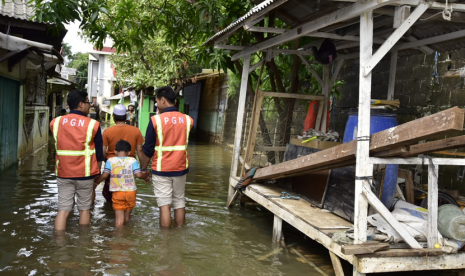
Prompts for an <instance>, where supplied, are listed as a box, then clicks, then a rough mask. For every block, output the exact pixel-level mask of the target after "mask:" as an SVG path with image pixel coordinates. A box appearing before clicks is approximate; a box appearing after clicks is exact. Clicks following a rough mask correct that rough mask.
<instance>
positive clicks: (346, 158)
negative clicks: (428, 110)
mask: <svg viewBox="0 0 465 276" xmlns="http://www.w3.org/2000/svg"><path fill="white" fill-rule="evenodd" d="M464 113H465V112H464V110H463V109H461V108H458V107H453V108H450V109H447V110H444V111H441V112H438V113H436V114H433V115H430V116H427V117H423V118H420V119H417V120H414V121H411V122H408V123H405V124H402V125H399V126H396V127H393V128H390V129H387V130H384V131H381V132H378V133H375V134H373V135H371V136H370V156H373V157H409V156H416V155H419V154H425V153H429V152H434V151H440V150H447V149H454V148H460V147H465V136H457V137H452V138H446V139H441V140H437V141H432V142H427V143H422V144H415V143H416V142H418V141H420V140H426V139H430V138H434V137H438V136H441V135H445V134H456V133H459V132H460V131H462V130H463V124H464V117H465V115H464ZM356 150H357V141H356V140H354V141H351V142H349V143H345V144H341V145H338V146H335V147H332V148H329V149H325V150H322V151H319V152H315V153H312V154H309V155H306V156H302V157H299V158H297V159H294V160H290V161H286V162H283V163H280V164H277V165H274V166H269V167H265V168H261V169H258V170H257V172H256V173H255V176H254V178H253V179H254V180H256V181H266V180H272V179H280V178H286V177H291V176H297V175H302V174H305V173H308V172H311V171H319V170H327V169H333V168H340V167H346V166H351V165H354V164H355V153H356Z"/></svg>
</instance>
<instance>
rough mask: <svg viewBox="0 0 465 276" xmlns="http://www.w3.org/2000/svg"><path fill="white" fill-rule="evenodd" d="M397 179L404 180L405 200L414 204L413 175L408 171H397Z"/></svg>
mask: <svg viewBox="0 0 465 276" xmlns="http://www.w3.org/2000/svg"><path fill="white" fill-rule="evenodd" d="M398 177H400V178H403V179H405V199H406V201H407V202H408V203H412V204H414V202H413V201H414V189H413V175H412V172H411V171H409V170H404V169H399V175H398Z"/></svg>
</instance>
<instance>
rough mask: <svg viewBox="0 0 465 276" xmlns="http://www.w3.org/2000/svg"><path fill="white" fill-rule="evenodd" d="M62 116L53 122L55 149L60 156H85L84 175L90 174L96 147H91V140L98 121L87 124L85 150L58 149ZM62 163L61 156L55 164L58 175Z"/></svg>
mask: <svg viewBox="0 0 465 276" xmlns="http://www.w3.org/2000/svg"><path fill="white" fill-rule="evenodd" d="M60 120H61V116H60V117H57V118H56V119H55V122H54V124H53V137H54V138H55V151H56V154H57V155H58V156H60V155H61V156H85V165H84V166H85V173H84V176H85V177H87V176H90V167H91V158H92V155H94V154H95V149H93V150H91V149H90V142H91V141H92V131H93V130H94V126H95V123H96V122H97V121H95V120H91V121H90V123H89V125H88V126H87V134H86V145H85V148H84V150H58V139H57V137H58V126H59V125H60ZM59 163H60V160H59V158H57V162H56V165H55V175H56V176H58V165H59Z"/></svg>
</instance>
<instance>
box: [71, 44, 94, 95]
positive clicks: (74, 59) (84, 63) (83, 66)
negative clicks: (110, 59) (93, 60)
mask: <svg viewBox="0 0 465 276" xmlns="http://www.w3.org/2000/svg"><path fill="white" fill-rule="evenodd" d="M68 67H70V68H74V69H76V70H77V74H76V77H75V79H74V80H73V81H74V82H76V83H78V84H79V88H80V89H84V87H85V85H86V83H87V72H88V68H89V54H87V53H81V52H78V53H76V54H73V55H71V56H70V62H69V65H68Z"/></svg>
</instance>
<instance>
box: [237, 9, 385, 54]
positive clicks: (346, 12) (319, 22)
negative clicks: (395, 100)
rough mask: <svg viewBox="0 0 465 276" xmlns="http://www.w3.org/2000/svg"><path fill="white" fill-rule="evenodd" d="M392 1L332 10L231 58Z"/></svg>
mask: <svg viewBox="0 0 465 276" xmlns="http://www.w3.org/2000/svg"><path fill="white" fill-rule="evenodd" d="M391 2H392V0H365V1H360V2H357V3H354V4H352V5H349V6H347V7H344V8H341V9H338V10H337V11H335V12H332V13H330V14H328V15H325V16H322V17H320V18H318V19H316V20H313V21H310V22H307V23H305V24H303V25H301V26H298V27H295V28H292V29H290V30H288V31H286V32H284V33H283V34H281V35H278V36H275V37H272V38H270V39H268V40H266V41H263V42H260V43H257V44H255V45H252V46H250V47H247V48H246V49H244V50H243V51H241V52H239V53H236V54H235V55H233V56H232V57H231V60H233V61H234V60H237V59H239V58H241V57H244V56H247V55H250V54H253V53H255V52H258V51H262V50H264V49H267V48H269V47H273V46H277V45H280V44H283V43H284V42H287V41H290V40H293V39H296V38H299V37H302V36H304V35H307V34H309V33H311V32H314V31H317V30H318V29H321V28H324V27H327V26H329V25H332V24H335V23H338V22H342V21H346V20H349V19H351V18H354V17H357V16H359V15H360V14H362V13H364V12H368V11H372V10H373V9H376V8H379V7H383V6H385V5H388V4H390V3H391Z"/></svg>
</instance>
